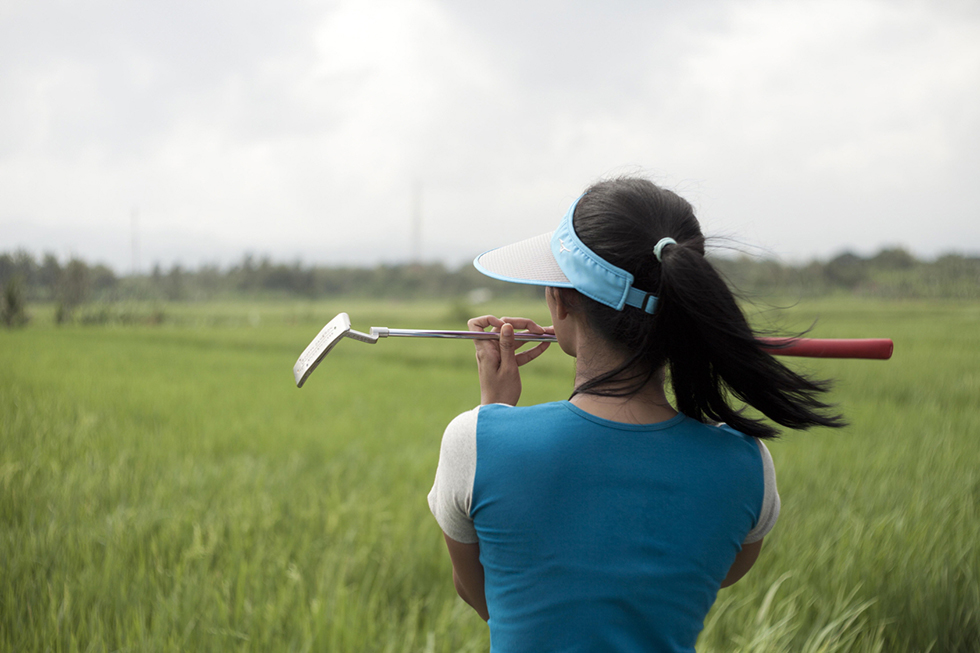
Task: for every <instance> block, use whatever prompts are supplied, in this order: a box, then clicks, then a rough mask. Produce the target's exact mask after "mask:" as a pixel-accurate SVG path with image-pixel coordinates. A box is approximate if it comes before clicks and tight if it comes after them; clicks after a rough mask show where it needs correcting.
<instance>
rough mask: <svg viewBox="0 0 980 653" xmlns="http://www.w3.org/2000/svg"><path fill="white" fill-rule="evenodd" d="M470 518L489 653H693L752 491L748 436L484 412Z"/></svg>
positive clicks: (574, 414) (524, 411)
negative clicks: (477, 546) (480, 566)
mask: <svg viewBox="0 0 980 653" xmlns="http://www.w3.org/2000/svg"><path fill="white" fill-rule="evenodd" d="M476 437H477V447H476V449H477V459H476V460H477V462H476V476H475V479H474V484H473V501H472V504H471V510H470V516H471V517H472V518H473V523H474V527H475V528H476V531H477V535H478V537H479V541H480V561H481V563H482V564H483V569H484V572H485V577H486V580H485V583H486V585H485V590H486V599H487V606H488V608H489V613H490V621H489V625H490V643H491V651H492V652H493V653H513V652H518V651H529V652H534V653H542V652H544V651H562V652H571V651H590V652H591V651H622V652H627V651H630V652H632V651H637V652H639V651H644V652H646V651H694V644H695V642H696V640H697V636H698V633H700V631H701V629H702V628H703V623H704V618H705V616H706V615H707V613H708V610H709V609H710V608H711V606H712V604H713V603H714V601H715V597H716V595H717V592H718V589H719V587H720V586H721V582H722V580H724V578H725V576H726V574H727V572H728V569H729V568H730V567H731V565H732V562H733V561H734V560H735V555H736V554H737V553H738V552H739V551H740V549H741V545H742V542H743V540H744V538H745V536H746V534H747V533H748V532H749V531H750V530H751V529H752V528H753V526H754V525H755V524H756V522H757V521H758V519H759V513H760V510H761V506H762V499H763V492H764V481H763V467H762V460H761V454H760V452H759V449H758V446H757V445H756V443H755V441H754V440H753V438H751V437H748V436H745V435H743V434H741V433H739V432H737V431H735V430H733V429H731V428H728V427H725V426H708V425H705V424H701V423H699V422H697V421H695V420H693V419H690V418H688V417H685V416H684V415H678V416H677V417H675V418H673V419H670V420H668V421H666V422H661V423H658V424H651V425H631V424H622V423H619V422H612V421H608V420H604V419H601V418H598V417H595V416H594V415H590V414H589V413H586V412H584V411H582V410H580V409H578V408H576V407H575V406H574V405H572V404H570V403H569V402H557V403H549V404H540V405H537V406H530V407H526V408H525V407H518V408H515V407H511V406H501V405H494V406H483V407H481V409H480V412H479V417H478V421H477V436H476Z"/></svg>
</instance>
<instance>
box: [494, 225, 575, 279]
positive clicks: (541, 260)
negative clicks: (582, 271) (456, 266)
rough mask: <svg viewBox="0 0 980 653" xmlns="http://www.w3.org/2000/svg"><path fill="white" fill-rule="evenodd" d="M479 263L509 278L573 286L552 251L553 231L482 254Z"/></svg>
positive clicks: (499, 275)
mask: <svg viewBox="0 0 980 653" xmlns="http://www.w3.org/2000/svg"><path fill="white" fill-rule="evenodd" d="M476 262H477V263H478V264H479V265H480V266H482V267H483V268H484V269H485V270H486V271H487V272H490V273H491V274H492V275H493V276H495V277H497V278H499V279H503V280H507V281H517V282H521V281H523V282H525V283H537V284H539V285H557V284H565V285H568V286H570V285H571V284H570V283H569V281H568V277H566V276H565V273H564V272H562V271H561V268H560V267H558V262H557V261H555V257H554V256H552V254H551V234H550V233H549V234H541V235H540V236H535V237H534V238H528V239H527V240H522V241H520V242H517V243H514V244H513V245H507V246H505V247H499V248H497V249H492V250H490V251H489V252H486V253H485V254H481V255H480V256H479V257H478V258H477V259H476Z"/></svg>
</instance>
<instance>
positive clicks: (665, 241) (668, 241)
mask: <svg viewBox="0 0 980 653" xmlns="http://www.w3.org/2000/svg"><path fill="white" fill-rule="evenodd" d="M676 244H677V241H676V240H674V239H673V238H661V239H660V240H659V241H658V242H657V244H656V245H654V246H653V255H654V256H656V257H657V260H658V261H663V258H662V257H661V256H662V254H663V252H664V247H666V246H667V245H676Z"/></svg>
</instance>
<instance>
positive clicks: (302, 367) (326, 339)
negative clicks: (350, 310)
mask: <svg viewBox="0 0 980 653" xmlns="http://www.w3.org/2000/svg"><path fill="white" fill-rule="evenodd" d="M349 332H350V317H349V316H348V315H347V313H341V314H339V315H338V316H337V317H335V318H334V319H332V320H330V321H329V322H327V325H326V326H325V327H323V328H322V329H320V333H318V334H317V335H316V338H313V342H311V343H310V344H309V345H307V347H306V349H304V350H303V353H302V354H300V355H299V359H298V360H297V361H296V364H295V365H293V376H294V377H295V378H296V387H297V388H302V387H303V384H304V383H306V379H307V378H308V377H309V376H310V374H313V370H315V369H316V366H317V365H319V364H320V361H321V360H323V357H324V356H326V355H327V354H329V353H330V350H331V349H333V348H334V345H336V344H337V343H338V342H340V341H341V340H342V339H343V337H344V336H346V335H347V334H348V333H349Z"/></svg>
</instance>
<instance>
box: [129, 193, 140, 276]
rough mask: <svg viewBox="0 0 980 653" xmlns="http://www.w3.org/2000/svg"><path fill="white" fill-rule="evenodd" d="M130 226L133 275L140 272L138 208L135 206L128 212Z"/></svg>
mask: <svg viewBox="0 0 980 653" xmlns="http://www.w3.org/2000/svg"><path fill="white" fill-rule="evenodd" d="M130 228H131V230H132V250H133V251H132V254H133V276H136V275H138V274H139V273H140V242H139V209H138V208H136V207H135V206H134V207H133V211H132V213H131V214H130Z"/></svg>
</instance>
